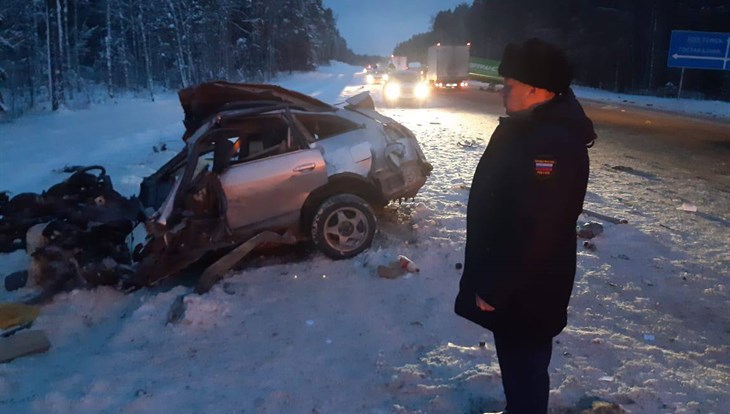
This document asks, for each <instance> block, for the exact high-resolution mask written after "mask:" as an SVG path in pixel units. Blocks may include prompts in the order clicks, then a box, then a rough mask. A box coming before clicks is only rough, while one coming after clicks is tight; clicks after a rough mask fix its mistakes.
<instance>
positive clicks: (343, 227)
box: [135, 82, 432, 284]
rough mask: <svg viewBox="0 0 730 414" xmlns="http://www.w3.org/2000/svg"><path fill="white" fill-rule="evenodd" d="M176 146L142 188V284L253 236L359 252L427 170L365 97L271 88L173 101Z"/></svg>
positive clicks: (206, 87) (338, 252)
mask: <svg viewBox="0 0 730 414" xmlns="http://www.w3.org/2000/svg"><path fill="white" fill-rule="evenodd" d="M179 95H180V102H181V104H182V107H183V109H184V111H185V121H184V124H185V126H186V132H185V134H184V135H183V140H184V141H185V148H184V149H183V150H182V151H180V153H178V154H177V155H176V156H174V157H173V158H172V159H171V160H170V161H169V162H167V163H166V164H165V165H164V166H162V167H161V168H160V169H159V170H158V171H157V172H155V173H154V174H152V175H151V176H149V177H147V178H145V179H144V180H143V182H142V184H141V191H140V200H141V202H142V203H143V205H145V206H146V207H148V208H149V209H151V210H154V213H152V214H150V216H149V218H148V219H147V222H146V228H147V233H148V235H149V236H148V238H151V240H149V241H148V242H147V243H146V244H145V245H144V246H143V247H142V249H141V250H140V251H138V252H136V257H135V260H137V261H138V262H139V265H138V267H137V273H138V278H140V279H141V280H139V282H140V283H141V284H150V283H151V281H154V280H156V279H160V278H162V277H166V276H168V275H170V274H171V273H174V272H175V271H177V270H180V269H183V268H185V267H186V266H187V265H190V264H192V263H194V262H195V261H197V260H198V259H200V258H202V257H203V256H204V255H206V254H208V253H211V252H214V251H218V250H226V249H228V250H231V249H234V250H235V249H236V246H241V245H242V244H245V242H246V241H248V240H251V239H252V238H253V237H255V236H257V235H259V234H262V232H268V233H269V234H271V233H272V232H273V233H275V234H279V235H282V237H283V236H284V235H286V238H287V240H295V241H302V240H311V241H313V242H314V245H315V246H316V247H317V248H318V249H319V250H321V251H322V252H323V253H324V254H325V255H327V256H329V257H330V258H333V259H345V258H349V257H353V256H355V255H357V254H359V253H360V252H362V251H363V250H365V249H367V248H368V247H369V246H370V244H371V242H372V240H373V237H374V235H375V230H376V225H377V224H376V216H375V214H374V210H377V209H379V208H381V207H383V206H385V205H386V204H388V203H389V202H390V201H392V200H399V199H405V198H412V197H414V196H415V195H416V193H417V192H418V190H419V189H420V188H421V187H422V186H423V185H424V183H425V182H426V178H427V177H428V176H429V175H430V172H431V170H432V166H431V164H429V163H428V161H427V160H426V157H425V155H424V154H423V151H422V150H421V147H420V145H419V143H418V141H417V140H416V137H415V135H414V134H413V133H412V132H411V131H410V130H409V129H408V128H406V127H405V126H403V125H401V124H399V123H398V122H396V121H394V120H393V119H390V118H388V117H386V116H384V115H382V114H380V113H378V112H377V111H375V108H374V105H373V100H372V98H371V97H370V95H369V92H363V93H361V94H358V95H355V96H353V97H351V98H349V99H347V100H346V101H345V102H344V103H342V104H339V105H338V106H333V105H329V104H327V103H324V102H322V101H319V100H317V99H315V98H313V97H311V96H308V95H304V94H301V93H298V92H295V91H291V90H288V89H284V88H281V87H279V86H275V85H262V84H236V83H228V82H211V83H205V84H202V85H198V86H195V87H191V88H187V89H183V90H182V91H180V93H179Z"/></svg>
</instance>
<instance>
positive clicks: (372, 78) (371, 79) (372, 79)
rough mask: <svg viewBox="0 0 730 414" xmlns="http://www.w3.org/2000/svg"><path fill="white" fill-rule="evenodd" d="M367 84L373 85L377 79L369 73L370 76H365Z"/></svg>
mask: <svg viewBox="0 0 730 414" xmlns="http://www.w3.org/2000/svg"><path fill="white" fill-rule="evenodd" d="M365 82H367V83H373V82H375V78H374V77H373V75H371V74H369V73H368V75H367V76H365Z"/></svg>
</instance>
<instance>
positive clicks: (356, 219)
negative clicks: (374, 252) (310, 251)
mask: <svg viewBox="0 0 730 414" xmlns="http://www.w3.org/2000/svg"><path fill="white" fill-rule="evenodd" d="M375 226H376V224H375V214H374V213H373V210H372V208H370V205H369V204H368V203H367V201H365V200H363V199H362V198H360V197H358V196H356V195H354V194H338V195H335V196H332V197H330V198H328V199H326V200H324V201H323V202H322V204H320V206H319V208H318V209H317V213H315V215H314V219H313V220H312V228H311V231H312V240H313V241H314V245H315V246H317V248H318V249H319V250H320V251H322V253H324V254H325V255H327V256H329V257H330V258H332V259H335V260H339V259H347V258H349V257H353V256H356V255H358V254H359V253H361V252H362V251H363V250H365V249H367V248H368V247H370V244H371V243H372V241H373V237H374V236H375Z"/></svg>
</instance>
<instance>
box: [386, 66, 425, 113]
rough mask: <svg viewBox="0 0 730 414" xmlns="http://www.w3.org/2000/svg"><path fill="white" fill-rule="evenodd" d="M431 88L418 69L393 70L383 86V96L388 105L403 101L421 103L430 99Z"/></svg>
mask: <svg viewBox="0 0 730 414" xmlns="http://www.w3.org/2000/svg"><path fill="white" fill-rule="evenodd" d="M430 93H431V88H430V86H429V84H428V82H426V81H424V80H423V78H422V77H421V73H420V72H419V71H416V70H400V71H396V72H393V73H392V74H391V76H390V79H389V80H388V81H387V82H386V83H385V85H384V86H383V97H384V99H385V103H386V104H387V105H393V104H396V103H398V102H402V101H410V102H416V103H418V104H419V105H420V104H422V103H423V102H425V101H426V100H427V99H428V96H429V95H430Z"/></svg>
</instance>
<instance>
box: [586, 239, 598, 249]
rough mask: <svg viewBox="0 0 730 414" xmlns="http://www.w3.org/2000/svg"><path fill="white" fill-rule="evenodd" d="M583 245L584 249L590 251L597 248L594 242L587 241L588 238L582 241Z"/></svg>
mask: <svg viewBox="0 0 730 414" xmlns="http://www.w3.org/2000/svg"><path fill="white" fill-rule="evenodd" d="M583 247H584V248H585V249H586V250H590V251H592V252H595V251H596V249H597V247H596V245H595V243H593V242H589V241H588V240H586V241H584V242H583Z"/></svg>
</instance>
